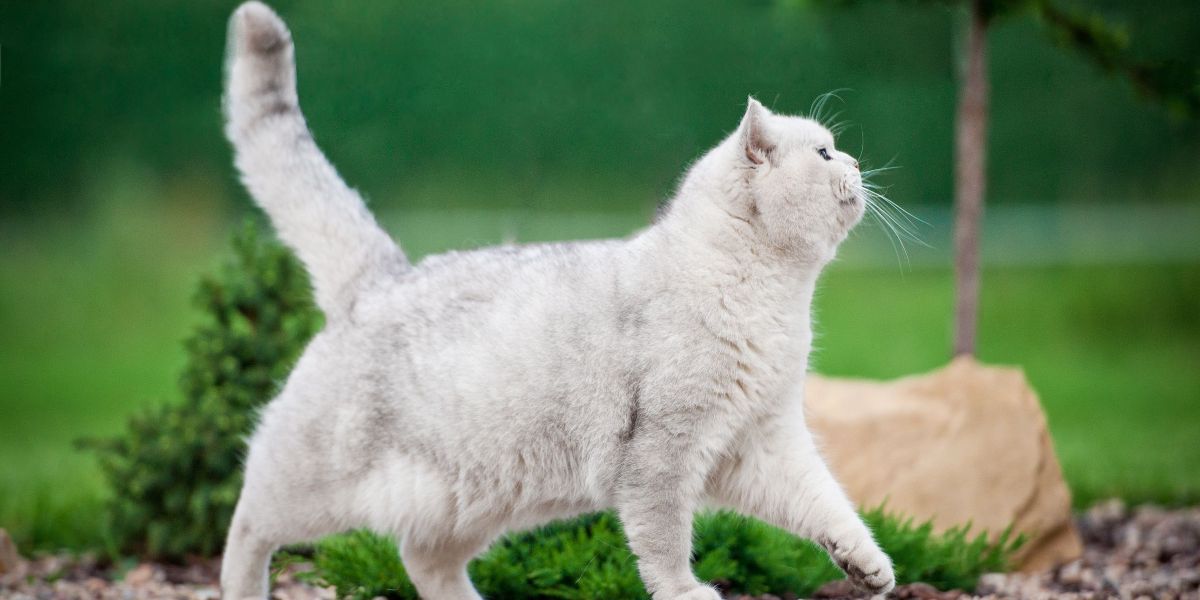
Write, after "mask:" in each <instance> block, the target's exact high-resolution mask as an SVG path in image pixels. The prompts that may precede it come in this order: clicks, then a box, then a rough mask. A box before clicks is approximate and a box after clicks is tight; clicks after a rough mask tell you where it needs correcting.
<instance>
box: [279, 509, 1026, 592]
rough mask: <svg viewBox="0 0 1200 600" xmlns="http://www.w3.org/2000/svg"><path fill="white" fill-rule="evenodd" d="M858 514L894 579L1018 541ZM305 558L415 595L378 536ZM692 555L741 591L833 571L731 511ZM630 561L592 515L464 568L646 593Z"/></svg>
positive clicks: (332, 580)
mask: <svg viewBox="0 0 1200 600" xmlns="http://www.w3.org/2000/svg"><path fill="white" fill-rule="evenodd" d="M864 516H865V518H866V520H867V522H868V523H869V524H870V525H871V529H872V531H873V532H874V533H875V536H876V539H877V540H878V541H879V543H880V545H881V546H882V547H883V549H884V550H885V551H886V552H887V553H888V555H889V556H890V557H891V558H892V560H893V562H894V564H895V569H896V577H897V580H898V581H899V582H900V583H910V582H914V581H924V582H927V583H930V584H932V585H935V586H937V587H938V588H939V589H970V588H973V587H974V585H975V581H976V579H978V577H979V575H981V574H983V573H987V572H995V571H1002V570H1004V569H1005V567H1006V565H1007V561H1008V559H1009V557H1010V556H1011V555H1012V552H1013V551H1014V550H1015V549H1016V548H1017V547H1018V546H1019V544H1020V541H1019V540H1012V539H1011V538H1010V537H1009V536H1008V534H1007V533H1003V534H1001V535H999V537H998V538H996V539H995V541H992V542H989V541H988V538H987V536H986V535H985V534H984V533H982V532H981V533H979V534H977V535H975V536H974V537H972V536H971V532H970V530H969V528H967V527H962V528H956V529H952V530H950V531H947V532H945V533H944V534H942V535H934V534H933V533H932V526H931V525H930V524H929V523H923V524H914V523H913V522H912V521H910V520H904V519H902V518H898V517H895V516H892V515H889V514H887V513H886V512H885V511H884V510H883V509H882V508H880V509H876V510H873V511H870V512H868V513H866V514H865V515H864ZM284 560H285V561H287V560H288V559H286V558H285V559H284ZM312 561H313V565H314V568H313V570H312V571H311V572H309V573H308V574H307V577H308V578H309V579H310V580H313V581H316V582H319V583H322V584H324V585H330V586H334V587H336V588H337V592H338V597H342V598H354V599H361V600H367V599H370V598H376V597H384V598H395V599H400V600H410V599H412V600H415V599H416V598H417V594H416V590H415V589H414V588H413V585H412V583H411V581H410V580H409V579H408V576H407V575H406V574H405V571H404V566H403V565H402V564H401V563H400V560H399V557H398V555H397V550H396V545H395V543H393V542H392V541H391V540H389V539H387V538H383V537H380V536H377V535H373V534H371V533H368V532H361V531H360V532H355V533H351V534H348V535H342V536H334V537H332V538H328V539H326V540H324V541H322V542H321V543H320V544H318V545H317V548H316V552H315V554H314V556H313V558H312ZM693 563H694V564H693V566H694V568H695V572H696V575H697V576H698V577H699V578H700V579H701V580H703V581H711V582H719V584H720V585H721V586H722V587H725V588H727V589H730V590H732V591H736V592H743V593H747V594H764V593H775V594H782V593H785V592H793V593H796V594H799V595H801V596H804V595H808V594H811V593H812V592H813V591H814V590H815V589H816V588H817V587H819V586H820V585H821V584H823V583H825V582H827V581H832V580H834V579H840V578H841V577H842V575H841V573H840V572H839V571H838V570H837V568H836V567H834V566H833V564H832V563H831V562H830V561H829V559H828V558H827V557H826V556H825V553H824V552H823V551H822V550H820V549H818V548H817V547H816V546H814V545H813V544H811V543H809V542H807V541H804V540H800V539H797V538H795V537H793V536H791V535H789V534H787V533H785V532H783V531H781V530H779V529H775V528H773V527H770V526H767V525H764V524H763V523H761V522H759V521H754V520H751V519H745V518H743V517H740V516H738V515H734V514H730V513H715V514H706V515H701V516H700V517H699V518H698V519H697V522H696V543H695V551H694V557H693ZM636 564H637V561H636V558H635V557H634V556H633V554H632V553H631V552H630V551H629V549H628V547H627V545H626V543H625V536H624V533H623V532H622V530H621V525H620V523H619V522H618V521H617V519H616V517H615V516H614V515H613V514H612V513H599V514H594V515H588V516H585V517H581V518H578V519H574V520H570V521H564V522H557V523H553V524H551V525H548V526H546V527H543V528H541V529H538V530H536V531H532V532H526V533H520V534H516V535H512V536H509V537H506V538H504V539H503V540H501V541H500V542H498V543H496V544H494V545H493V546H492V548H491V549H490V550H488V552H486V553H485V554H484V555H483V556H481V557H479V558H478V559H476V560H475V561H473V562H472V563H471V565H470V569H469V570H470V574H471V580H472V582H474V584H475V585H476V586H477V587H478V588H479V591H480V592H481V593H482V594H483V595H484V596H486V597H489V598H565V599H578V600H584V599H590V598H606V599H609V600H624V599H643V598H647V595H646V591H645V588H644V587H643V586H642V583H641V581H640V580H639V579H638V574H637V566H636Z"/></svg>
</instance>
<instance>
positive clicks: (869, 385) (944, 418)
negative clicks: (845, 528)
mask: <svg viewBox="0 0 1200 600" xmlns="http://www.w3.org/2000/svg"><path fill="white" fill-rule="evenodd" d="M806 406H807V416H808V421H809V425H810V426H811V427H812V429H813V431H814V432H815V433H816V435H817V437H818V438H819V440H820V443H821V446H822V450H823V452H824V454H825V457H826V458H827V459H828V460H829V462H830V467H831V468H832V469H833V472H834V474H835V475H836V476H837V478H838V480H839V481H841V483H842V485H843V486H844V487H845V488H846V491H847V493H849V494H850V497H851V498H853V499H854V501H855V502H857V503H858V505H859V506H860V507H864V508H874V507H876V506H879V505H880V504H884V503H886V506H887V509H888V510H889V511H892V512H896V513H900V514H904V515H907V516H911V517H914V518H916V519H917V520H922V521H923V520H926V519H932V520H933V523H934V527H935V529H937V530H939V531H940V530H945V529H947V528H949V527H953V526H956V525H963V524H966V523H970V524H971V525H972V528H973V530H974V531H988V532H990V533H993V534H994V533H998V532H1000V531H1003V530H1004V529H1005V528H1006V527H1008V526H1009V525H1010V524H1011V525H1013V526H1014V528H1015V529H1016V530H1017V531H1018V532H1021V533H1024V534H1025V536H1026V542H1025V544H1024V546H1023V547H1022V548H1021V549H1020V551H1019V552H1018V555H1017V556H1016V558H1015V561H1016V565H1015V566H1016V567H1018V568H1019V569H1020V570H1023V571H1034V570H1040V569H1044V568H1047V567H1050V566H1053V565H1055V564H1058V563H1061V562H1065V561H1067V560H1071V559H1074V558H1076V557H1078V556H1079V555H1080V553H1081V552H1082V550H1083V548H1082V545H1081V543H1080V540H1079V534H1078V533H1077V532H1076V530H1075V526H1074V523H1073V521H1072V518H1071V493H1070V491H1069V490H1068V489H1067V486H1066V483H1065V482H1064V481H1063V478H1062V470H1061V468H1060V467H1059V464H1058V458H1057V457H1056V456H1055V454H1054V446H1053V444H1052V443H1051V440H1050V433H1049V431H1048V430H1047V428H1046V417H1045V414H1044V413H1043V412H1042V408H1041V405H1040V404H1039V403H1038V399H1037V395H1036V394H1035V393H1034V391H1033V389H1032V388H1031V387H1030V386H1029V383H1028V382H1027V381H1026V380H1025V376H1024V374H1023V373H1022V372H1021V371H1020V370H1018V369H1012V368H1001V367H991V366H984V365H981V364H979V363H978V362H976V361H974V360H973V359H970V358H959V359H955V360H954V361H953V362H951V363H950V365H948V366H947V367H945V368H943V369H941V370H938V371H934V372H932V373H929V374H926V375H917V376H913V377H905V378H903V379H898V380H895V381H888V382H877V381H862V380H849V379H832V378H824V377H817V376H812V377H810V378H809V380H808V388H807V402H806Z"/></svg>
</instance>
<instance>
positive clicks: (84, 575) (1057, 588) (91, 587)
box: [0, 500, 1200, 600]
mask: <svg viewBox="0 0 1200 600" xmlns="http://www.w3.org/2000/svg"><path fill="white" fill-rule="evenodd" d="M1077 524H1078V526H1079V532H1080V534H1081V535H1082V536H1083V541H1084V553H1083V556H1082V557H1081V558H1079V559H1078V560H1075V561H1072V562H1069V563H1067V564H1065V565H1062V566H1060V567H1058V568H1055V569H1052V570H1050V571H1045V572H1041V573H1035V574H1022V573H1010V574H1002V573H994V574H989V575H984V576H983V577H982V578H981V579H980V581H979V585H978V587H977V588H976V589H975V590H970V591H966V592H964V591H962V590H937V589H935V588H934V587H932V586H930V585H927V584H923V583H914V584H909V585H903V586H899V587H897V588H896V589H895V590H894V591H893V592H892V593H891V594H888V597H889V598H895V599H898V600H974V599H987V600H1010V599H1011V600H1016V599H1021V600H1041V599H1049V598H1056V599H1064V600H1085V599H1088V600H1090V599H1097V600H1098V599H1107V598H1119V599H1122V600H1142V599H1145V600H1150V599H1156V600H1200V507H1195V508H1187V509H1180V510H1167V509H1163V508H1159V507H1155V506H1141V507H1137V508H1134V509H1129V508H1127V507H1126V506H1125V505H1124V504H1123V503H1121V502H1120V501H1117V500H1110V501H1108V502H1104V503H1102V504H1098V505H1096V506H1094V507H1092V508H1091V509H1089V510H1088V511H1086V512H1084V513H1083V514H1081V515H1079V517H1078V518H1077ZM0 550H2V549H0ZM218 566H219V565H218V563H217V562H215V561H211V560H210V561H202V562H194V563H192V564H191V565H188V566H184V567H180V566H169V565H159V564H153V563H143V564H140V565H136V566H134V567H133V568H132V569H129V570H127V571H124V572H118V571H117V570H114V569H111V568H105V567H103V566H101V565H99V564H98V563H97V561H96V560H95V559H94V558H92V557H90V556H87V555H84V556H80V557H70V556H41V557H38V558H36V559H34V560H17V562H16V565H15V568H12V569H11V570H9V571H8V572H7V573H3V574H0V597H3V598H11V599H19V600H33V599H38V600H43V599H46V600H48V599H70V600H74V599H81V600H82V599H85V598H88V599H90V598H102V599H105V600H118V599H119V600H141V599H151V598H175V599H179V600H216V599H218V598H220V593H219V591H218V589H217V585H216V580H217V577H216V576H217V571H218ZM307 568H308V565H305V564H303V563H300V564H294V565H290V566H289V567H287V568H286V569H284V570H283V572H281V573H279V574H278V575H277V578H276V582H275V585H274V586H273V588H272V589H273V590H274V591H273V592H272V597H273V598H276V599H278V600H332V599H333V598H334V597H335V595H334V593H333V590H332V589H329V588H318V587H315V586H312V585H307V584H304V583H302V582H299V581H297V579H296V577H295V574H296V573H298V572H302V571H304V570H306V569H307ZM867 597H868V596H867V595H864V594H861V593H859V592H857V591H856V590H854V589H853V588H852V587H850V586H849V584H847V583H846V582H845V581H835V582H832V583H830V584H827V585H825V586H823V587H822V588H821V589H820V590H818V591H817V592H816V593H815V594H814V595H813V598H814V599H821V600H836V599H859V598H867ZM731 598H733V599H734V600H790V599H791V598H794V596H790V595H789V596H785V597H784V598H783V599H781V598H780V597H777V596H772V595H769V594H768V595H764V596H758V597H754V598H752V597H750V596H731Z"/></svg>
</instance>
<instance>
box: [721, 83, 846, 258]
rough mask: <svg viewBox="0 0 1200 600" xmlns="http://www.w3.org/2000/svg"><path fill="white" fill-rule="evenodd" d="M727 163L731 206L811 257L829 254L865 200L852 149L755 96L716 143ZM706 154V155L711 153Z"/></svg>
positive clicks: (785, 248)
mask: <svg viewBox="0 0 1200 600" xmlns="http://www.w3.org/2000/svg"><path fill="white" fill-rule="evenodd" d="M715 152H716V153H717V156H715V157H714V158H717V159H718V160H717V161H715V164H713V163H710V165H709V167H710V168H716V169H718V170H721V171H725V173H724V174H723V175H724V176H723V177H720V178H719V179H720V180H723V181H724V182H725V184H726V185H729V186H731V189H730V190H729V192H730V193H725V194H721V197H722V199H723V200H724V201H725V202H729V203H731V205H730V206H727V207H725V208H726V209H727V210H728V211H729V212H730V213H731V214H736V215H739V216H741V217H743V218H745V219H746V220H748V221H749V222H750V224H751V226H752V230H753V231H754V235H755V236H756V237H757V238H759V241H760V242H761V243H763V244H765V245H767V246H769V247H771V248H773V249H776V250H779V251H781V252H783V253H786V254H791V255H795V256H797V257H798V258H802V259H806V260H828V259H829V258H832V257H833V254H834V252H835V250H836V248H837V245H838V244H840V243H841V242H842V240H844V239H845V238H846V235H847V233H849V231H850V229H851V228H853V227H854V226H855V225H856V224H858V222H859V221H860V220H862V217H863V213H864V211H865V208H866V201H867V198H866V192H865V191H864V189H863V181H862V174H861V173H860V172H859V168H858V161H857V160H855V159H854V157H852V156H850V155H849V154H846V153H845V152H842V151H840V150H838V149H837V148H836V146H835V144H834V138H833V134H832V133H830V131H829V130H828V129H826V128H825V127H823V126H822V125H821V124H820V123H818V122H816V121H814V120H812V119H808V118H804V117H793V116H786V115H777V114H774V113H772V112H771V111H770V110H768V109H767V108H766V107H764V106H763V105H762V104H760V103H759V102H758V101H757V100H755V99H754V98H750V99H749V100H748V105H747V107H746V114H745V116H743V117H742V122H741V124H740V125H739V126H738V129H737V131H735V132H734V133H733V134H732V135H731V136H729V138H728V139H726V140H725V141H724V142H723V143H722V144H721V146H720V147H718V149H717V150H716V151H715ZM706 162H707V161H706Z"/></svg>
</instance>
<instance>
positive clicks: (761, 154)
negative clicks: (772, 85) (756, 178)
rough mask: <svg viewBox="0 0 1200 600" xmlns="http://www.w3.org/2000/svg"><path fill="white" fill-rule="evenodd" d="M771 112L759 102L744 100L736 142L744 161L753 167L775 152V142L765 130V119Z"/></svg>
mask: <svg viewBox="0 0 1200 600" xmlns="http://www.w3.org/2000/svg"><path fill="white" fill-rule="evenodd" d="M770 114H771V111H769V110H767V107H765V106H763V105H762V103H761V102H759V101H758V100H755V99H754V96H750V97H748V98H747V99H746V115H745V116H743V117H742V124H741V125H740V126H739V127H738V140H739V142H740V145H741V148H742V152H743V154H745V157H746V160H747V161H749V162H750V164H753V165H761V164H763V163H765V162H767V161H768V160H770V158H771V153H772V152H774V151H775V141H774V140H773V139H772V137H771V134H770V132H769V131H768V130H767V117H769V116H770Z"/></svg>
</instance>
